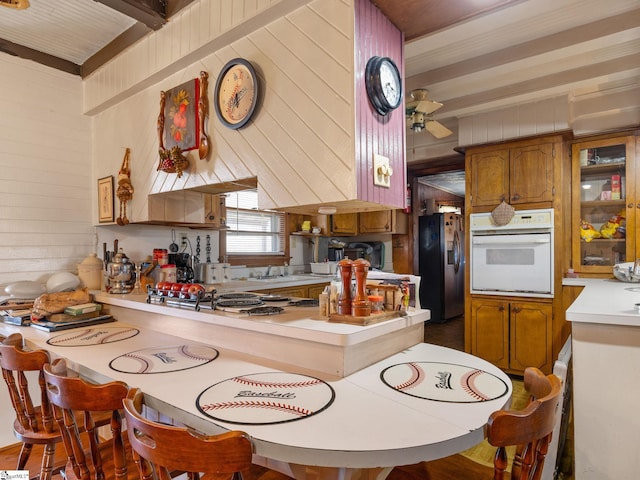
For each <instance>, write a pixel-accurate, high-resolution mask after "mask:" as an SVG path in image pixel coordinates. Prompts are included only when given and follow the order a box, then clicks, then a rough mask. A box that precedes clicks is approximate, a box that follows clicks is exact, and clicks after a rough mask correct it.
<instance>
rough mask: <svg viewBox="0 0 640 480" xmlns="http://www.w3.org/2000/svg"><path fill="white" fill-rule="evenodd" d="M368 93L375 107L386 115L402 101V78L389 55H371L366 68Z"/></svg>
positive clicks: (381, 113)
mask: <svg viewBox="0 0 640 480" xmlns="http://www.w3.org/2000/svg"><path fill="white" fill-rule="evenodd" d="M365 84H366V87H367V95H368V96H369V101H370V102H371V105H372V106H373V108H375V109H376V111H377V112H378V113H379V114H380V115H386V114H388V113H389V112H391V111H392V110H395V109H396V108H398V107H399V106H400V103H401V102H402V78H401V77H400V71H399V70H398V67H397V66H396V64H395V63H394V61H393V60H391V59H390V58H389V57H371V58H370V59H369V61H368V62H367V66H366V69H365Z"/></svg>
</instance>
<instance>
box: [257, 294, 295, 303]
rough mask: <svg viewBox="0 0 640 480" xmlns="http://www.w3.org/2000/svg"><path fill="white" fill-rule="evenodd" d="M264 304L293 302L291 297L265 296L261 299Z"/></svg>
mask: <svg viewBox="0 0 640 480" xmlns="http://www.w3.org/2000/svg"><path fill="white" fill-rule="evenodd" d="M260 300H262V301H263V302H288V301H289V300H291V299H290V298H289V297H283V296H282V295H263V296H261V297H260Z"/></svg>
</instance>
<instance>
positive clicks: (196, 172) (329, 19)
mask: <svg viewBox="0 0 640 480" xmlns="http://www.w3.org/2000/svg"><path fill="white" fill-rule="evenodd" d="M222 3H228V2H209V1H208V0H202V1H201V2H194V6H193V7H192V8H200V10H202V9H203V8H205V7H204V5H205V4H208V5H209V7H208V8H209V10H207V12H206V15H205V16H206V17H207V18H208V19H209V22H211V23H215V22H216V21H219V15H224V14H225V12H222V11H214V9H216V8H217V9H222V8H223V6H222V5H221V4H222ZM239 3H240V2H239ZM244 3H245V4H255V2H249V1H248V0H246V1H244ZM258 3H260V4H261V5H260V7H262V9H261V8H253V9H252V8H249V6H248V5H247V7H246V9H245V11H243V14H244V15H245V17H244V23H241V21H240V20H239V19H238V20H235V23H234V27H233V28H231V30H232V31H233V32H234V33H235V32H236V31H240V30H243V28H242V27H243V26H244V31H247V30H248V29H249V28H250V27H253V30H251V31H249V32H248V33H246V36H242V37H240V38H238V39H237V40H235V41H233V42H231V43H228V44H227V43H225V45H224V46H221V48H218V49H216V50H213V48H215V47H216V46H217V45H218V43H219V42H220V38H227V37H228V30H223V29H220V28H218V29H217V30H215V33H216V34H217V35H218V37H216V39H215V41H211V42H209V44H208V46H207V48H206V49H203V48H201V49H196V50H195V51H194V52H193V54H187V55H186V57H184V58H188V59H191V60H192V62H191V63H190V64H188V65H186V66H183V65H182V61H177V60H176V61H174V62H173V63H172V64H171V65H170V68H169V67H167V68H165V69H164V70H163V69H161V68H160V66H159V65H157V64H154V65H151V64H150V63H149V62H146V63H145V62H141V65H143V66H144V65H146V68H147V69H149V71H148V72H147V73H146V75H142V76H143V77H144V79H145V80H144V81H140V82H139V83H138V84H137V85H136V87H138V86H140V85H142V86H144V88H143V89H141V90H139V91H137V92H136V93H134V94H130V92H131V91H132V90H133V89H131V88H130V89H127V88H125V87H121V90H118V86H119V85H122V83H123V82H125V81H126V79H127V78H128V75H129V74H128V73H127V72H129V71H133V72H135V71H137V70H138V69H139V68H141V67H140V65H138V64H137V59H139V56H138V54H136V55H134V54H133V53H130V54H128V55H125V56H123V57H122V58H118V65H119V67H118V68H117V69H113V68H110V67H105V68H106V70H108V71H109V72H110V73H107V71H104V72H103V71H102V70H101V71H99V72H97V74H96V76H95V78H94V77H92V78H90V79H88V80H87V81H86V83H87V89H86V91H87V95H88V97H91V98H94V97H95V98H100V99H104V98H105V97H109V100H108V101H107V100H105V101H103V102H102V104H101V105H102V106H104V105H109V104H110V103H113V102H114V101H116V100H117V101H118V102H117V103H114V104H113V105H112V106H111V105H110V106H108V107H107V108H104V109H102V110H101V111H100V112H98V113H95V115H94V132H95V137H94V138H95V140H94V144H93V145H94V150H93V154H94V165H95V169H96V175H97V176H104V175H106V174H110V173H111V172H114V171H115V172H117V169H118V167H119V164H120V162H121V159H122V156H123V154H124V149H125V148H126V147H129V148H130V149H131V162H132V163H131V168H132V181H133V183H134V187H135V189H136V194H135V196H134V199H133V202H132V205H131V207H130V209H131V215H129V217H130V218H131V219H132V220H133V221H140V220H145V219H146V215H147V201H146V196H147V194H149V193H159V192H166V191H170V190H179V189H182V188H193V187H199V186H203V185H207V184H215V183H222V182H230V181H234V180H238V179H244V178H249V177H257V178H258V188H259V192H260V197H259V202H260V205H261V207H263V208H286V207H287V206H292V205H305V204H316V203H318V204H320V203H327V202H339V201H343V200H349V199H351V198H356V185H355V181H354V149H355V146H354V128H355V126H354V125H355V120H354V108H353V102H354V81H353V75H354V60H353V58H354V41H353V38H354V33H353V32H354V7H353V1H352V0H316V1H313V2H310V3H307V4H306V5H305V2H298V3H297V5H299V6H300V8H297V9H295V10H293V11H291V12H290V13H288V14H287V15H286V16H285V17H283V18H279V19H277V20H275V21H273V22H271V23H269V24H267V25H265V26H264V27H259V28H258V27H256V23H257V22H259V21H262V19H257V18H256V17H257V16H259V14H260V13H261V12H262V11H263V9H264V8H266V7H264V6H263V5H262V3H264V4H267V2H258ZM290 3H291V2H287V1H284V0H282V1H281V2H275V1H274V2H270V3H268V6H269V8H273V9H276V10H278V9H279V7H280V6H281V4H285V5H289V4H290ZM198 4H199V5H200V7H196V5H198ZM234 4H235V2H234ZM194 15H195V16H200V15H202V12H201V11H200V13H198V14H195V12H192V13H191V14H186V13H185V14H184V15H182V16H180V17H178V18H175V19H173V20H172V22H171V23H172V24H173V25H174V27H173V30H171V31H173V32H174V35H173V36H171V37H167V35H168V33H169V32H170V31H168V32H167V33H166V34H165V33H163V31H164V29H162V30H161V31H160V32H158V33H157V34H158V35H160V34H162V38H163V39H164V40H163V41H160V40H159V39H156V40H155V41H152V40H148V41H147V42H145V43H144V44H139V45H136V46H134V47H133V49H132V50H142V51H143V52H144V53H145V55H148V56H150V57H151V58H157V57H158V56H161V55H163V54H165V52H164V49H166V48H167V47H168V46H171V48H174V49H177V50H179V51H182V50H183V49H188V48H190V45H191V43H190V39H191V37H190V36H185V35H184V34H182V33H181V32H183V30H181V29H180V28H178V27H177V25H183V27H185V28H186V27H187V26H188V25H191V23H189V22H190V21H191V20H193V17H194ZM225 18H226V17H225ZM194 28H200V29H202V28H204V27H203V26H202V22H201V23H200V24H198V25H196V26H195V27H194ZM208 28H209V32H210V34H211V35H213V34H214V30H213V27H212V26H211V25H210V26H209V27H208ZM152 35H156V34H155V33H154V34H152ZM194 35H195V34H194ZM198 38H199V37H198ZM187 40H189V42H187ZM176 45H177V46H176ZM194 55H198V56H197V59H195V57H194ZM234 57H243V58H246V59H247V60H249V61H251V62H252V64H253V65H254V66H255V67H256V70H257V72H258V75H259V77H260V80H261V85H260V88H261V90H262V93H261V104H260V105H259V108H258V110H257V113H256V115H255V116H254V118H253V120H252V121H251V122H250V123H249V124H248V125H247V126H246V127H244V128H242V129H240V130H230V129H228V128H226V127H224V126H223V125H222V124H221V123H220V122H219V121H218V119H217V118H216V116H215V114H214V113H211V115H210V117H209V120H208V125H207V130H208V132H209V134H210V138H211V144H212V148H211V153H210V155H209V158H208V159H207V160H199V159H197V155H194V153H190V154H189V157H190V160H191V167H190V169H189V171H188V172H186V173H185V174H184V175H183V176H182V178H177V176H176V175H175V174H165V173H163V172H157V171H156V166H157V161H158V152H157V150H158V137H157V132H156V119H157V116H158V113H159V101H160V96H159V95H160V91H161V90H166V89H168V88H171V87H173V86H175V85H179V84H181V83H182V82H184V81H187V80H189V79H191V78H196V77H197V76H198V74H199V72H200V71H201V70H205V71H207V72H209V85H210V88H209V95H208V97H209V101H210V104H213V101H212V100H213V93H214V92H213V89H214V88H213V86H214V85H215V80H216V78H217V75H218V74H219V72H220V70H221V68H222V67H223V66H224V64H225V63H226V62H227V61H228V60H230V59H231V58H234ZM150 80H155V81H156V83H154V84H152V85H150V86H149V85H146V83H147V82H148V81H150ZM101 90H104V92H101ZM114 91H117V92H119V93H114ZM125 95H126V98H124V97H123V96H125ZM93 103H97V102H96V101H94V102H93Z"/></svg>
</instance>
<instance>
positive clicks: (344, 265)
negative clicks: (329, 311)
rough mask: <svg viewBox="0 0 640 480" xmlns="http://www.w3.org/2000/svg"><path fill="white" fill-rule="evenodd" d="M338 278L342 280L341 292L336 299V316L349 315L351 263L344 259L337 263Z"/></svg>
mask: <svg viewBox="0 0 640 480" xmlns="http://www.w3.org/2000/svg"><path fill="white" fill-rule="evenodd" d="M338 268H339V269H340V277H341V278H342V292H341V293H340V297H339V298H338V314H339V315H351V302H352V298H351V274H352V269H353V261H352V260H349V259H348V258H345V259H343V260H340V261H339V262H338Z"/></svg>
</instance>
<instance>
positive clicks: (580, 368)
mask: <svg viewBox="0 0 640 480" xmlns="http://www.w3.org/2000/svg"><path fill="white" fill-rule="evenodd" d="M563 285H564V286H568V285H572V286H583V287H584V289H583V291H582V293H581V294H580V295H579V296H578V297H577V299H576V300H575V301H574V302H573V303H572V304H571V306H570V307H569V308H568V309H567V311H566V318H567V320H568V321H570V322H571V327H572V328H571V330H572V332H571V337H572V348H573V408H574V437H575V476H576V478H578V479H581V480H602V479H614V478H615V479H620V480H622V479H626V480H631V479H635V478H637V472H638V471H640V442H639V441H638V440H640V418H639V417H638V414H637V412H638V398H640V385H639V384H638V382H637V378H638V365H640V310H638V308H637V307H638V306H639V304H640V284H637V283H622V282H619V281H618V280H615V279H595V278H593V279H587V278H576V279H564V280H563Z"/></svg>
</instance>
